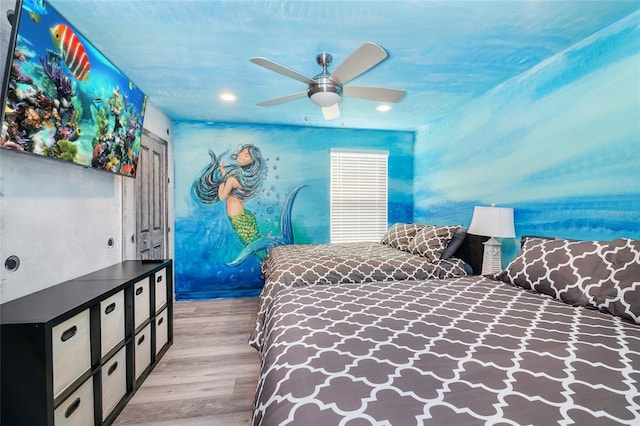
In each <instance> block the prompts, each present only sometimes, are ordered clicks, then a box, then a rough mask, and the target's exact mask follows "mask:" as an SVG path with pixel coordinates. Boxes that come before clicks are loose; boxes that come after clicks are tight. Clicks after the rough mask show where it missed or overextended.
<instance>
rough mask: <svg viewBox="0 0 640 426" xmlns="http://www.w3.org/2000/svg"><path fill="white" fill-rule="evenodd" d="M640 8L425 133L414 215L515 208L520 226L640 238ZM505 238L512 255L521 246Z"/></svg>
mask: <svg viewBox="0 0 640 426" xmlns="http://www.w3.org/2000/svg"><path fill="white" fill-rule="evenodd" d="M639 73H640V13H634V14H631V15H629V16H628V17H627V18H625V19H623V20H621V21H619V22H617V23H615V24H613V25H611V26H609V27H607V28H605V29H603V30H602V31H600V32H598V33H596V34H594V35H593V36H591V37H589V38H587V39H585V40H583V41H582V42H580V43H578V44H576V45H574V46H573V47H571V48H570V49H568V50H566V51H565V52H563V53H562V54H559V55H556V56H554V57H552V58H550V59H549V60H547V61H545V62H543V63H541V64H540V65H538V66H536V67H534V68H533V69H532V70H530V71H528V72H526V73H524V74H522V75H520V76H518V77H516V78H514V79H512V80H510V81H508V82H506V83H504V84H502V85H500V86H498V87H496V88H494V89H493V90H491V91H490V92H488V93H486V94H485V95H483V96H481V97H479V98H477V99H476V100H474V101H473V102H471V103H469V104H467V105H465V106H464V107H463V108H461V109H459V110H458V111H457V113H456V114H455V115H454V116H450V117H448V118H447V119H446V120H443V121H441V122H439V123H431V125H426V126H425V127H424V128H422V129H421V130H420V131H418V133H417V135H416V153H415V155H416V158H415V188H416V192H415V201H416V202H415V208H414V214H415V217H416V220H424V221H439V222H451V221H453V222H456V223H463V224H465V225H469V222H470V220H471V215H472V213H473V206H474V205H489V204H491V203H495V204H496V205H499V206H509V207H514V212H515V224H516V233H517V234H518V235H519V236H522V235H531V234H533V235H550V236H563V237H567V238H582V239H612V238H617V237H628V238H640V173H639V170H640V86H639V81H640V80H638V75H639ZM517 248H518V246H517V241H516V240H514V241H507V242H506V245H505V249H506V250H505V256H503V261H504V262H506V261H508V260H509V259H510V258H512V257H513V255H514V254H515V252H516V250H517Z"/></svg>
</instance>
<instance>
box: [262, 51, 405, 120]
mask: <svg viewBox="0 0 640 426" xmlns="http://www.w3.org/2000/svg"><path fill="white" fill-rule="evenodd" d="M387 56H388V55H387V52H386V51H385V50H384V49H383V48H382V47H380V46H378V45H377V44H375V43H371V42H366V43H365V44H363V45H362V46H360V47H359V48H358V49H357V50H356V51H355V52H353V53H352V54H351V55H349V57H347V59H345V60H344V62H342V64H340V65H339V66H338V68H336V69H335V70H334V71H333V72H332V73H329V70H328V68H329V65H331V60H332V59H333V58H332V56H331V54H329V53H319V54H318V55H316V62H317V63H318V65H320V66H321V67H322V72H321V73H320V74H318V75H316V76H315V77H313V78H310V77H307V76H306V75H304V74H300V73H299V72H297V71H295V70H292V69H291V68H288V67H285V66H284V65H280V64H279V63H277V62H274V61H272V60H270V59H267V58H263V57H256V58H251V59H250V60H251V62H253V63H254V64H256V65H260V66H261V67H264V68H266V69H268V70H271V71H275V72H277V73H279V74H282V75H284V76H287V77H290V78H293V79H295V80H298V81H301V82H302V83H306V84H307V90H305V91H302V92H296V93H292V94H290V95H286V96H282V97H279V98H274V99H271V100H268V101H264V102H260V103H258V104H257V105H258V106H272V105H278V104H281V103H284V102H289V101H292V100H294V99H299V98H303V97H305V96H308V97H309V99H311V101H312V102H313V103H314V104H316V105H318V106H319V107H321V108H322V114H323V116H324V118H325V120H332V119H334V118H338V117H340V106H339V105H338V102H339V101H340V100H341V99H342V97H343V96H350V97H354V98H361V99H369V100H372V101H379V102H398V101H400V100H401V99H402V98H403V97H404V95H405V93H406V92H405V91H404V90H396V89H385V88H381V87H362V86H347V85H346V84H347V83H348V82H349V81H351V80H353V79H354V78H356V77H358V76H360V75H361V74H363V73H365V72H367V71H369V70H370V69H371V68H373V67H374V66H376V65H378V64H379V63H380V62H382V61H383V60H384V59H386V58H387Z"/></svg>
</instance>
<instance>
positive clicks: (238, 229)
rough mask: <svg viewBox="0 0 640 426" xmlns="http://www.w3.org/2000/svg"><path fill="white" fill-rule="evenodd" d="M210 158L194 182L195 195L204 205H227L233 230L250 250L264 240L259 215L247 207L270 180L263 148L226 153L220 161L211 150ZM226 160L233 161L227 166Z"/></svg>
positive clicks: (255, 147) (254, 147) (250, 148)
mask: <svg viewBox="0 0 640 426" xmlns="http://www.w3.org/2000/svg"><path fill="white" fill-rule="evenodd" d="M209 155H210V156H211V162H210V163H209V164H208V165H207V166H206V167H205V168H204V170H203V171H202V173H201V175H200V177H199V178H197V179H196V180H195V181H194V182H193V185H192V187H191V189H192V194H193V195H194V197H195V198H196V199H198V200H199V201H201V202H202V203H204V204H217V203H219V202H220V201H225V205H226V211H227V216H228V217H229V222H230V223H231V227H232V228H233V230H234V231H235V233H236V235H237V236H238V238H239V239H240V242H241V243H242V244H243V245H244V246H247V245H248V244H249V243H251V242H252V241H255V240H256V239H258V238H260V230H259V229H258V222H257V221H256V217H255V215H254V214H253V213H252V212H250V211H249V210H247V209H246V208H245V207H244V203H245V201H247V200H249V199H251V198H253V197H254V196H255V195H256V194H257V193H258V191H259V190H260V187H261V186H262V182H263V181H264V180H265V179H266V177H267V165H266V163H265V160H264V158H263V157H262V153H261V152H260V148H258V147H257V146H255V145H251V144H246V145H242V146H241V147H240V148H239V149H238V151H237V152H235V153H232V154H230V155H228V151H227V152H224V153H223V154H222V155H221V156H220V159H219V158H217V157H216V155H215V153H214V152H213V151H211V150H210V151H209ZM225 156H228V157H229V159H230V160H231V161H232V162H231V163H230V164H224V162H223V160H222V159H223V158H224V157H225Z"/></svg>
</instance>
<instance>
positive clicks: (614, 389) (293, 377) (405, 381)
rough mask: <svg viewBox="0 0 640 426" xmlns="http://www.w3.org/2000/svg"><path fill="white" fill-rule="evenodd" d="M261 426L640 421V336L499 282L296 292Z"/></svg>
mask: <svg viewBox="0 0 640 426" xmlns="http://www.w3.org/2000/svg"><path fill="white" fill-rule="evenodd" d="M260 356H261V359H262V368H261V376H260V379H259V383H258V388H257V395H256V400H255V407H254V417H253V420H252V424H253V425H263V426H272V425H305V426H311V425H322V426H329V425H374V424H375V425H394V426H395V425H402V426H409V425H483V424H492V425H497V424H499V425H523V424H527V425H545V426H546V425H555V424H578V425H613V424H616V425H619V424H627V425H630V424H640V385H639V381H640V371H639V368H638V367H639V366H640V327H639V326H638V325H636V324H634V323H631V322H628V321H625V320H623V319H621V318H619V317H615V316H612V315H609V314H607V313H603V312H598V311H596V310H589V309H585V308H582V307H574V306H570V305H567V304H565V303H563V302H561V301H558V300H555V299H554V298H552V297H549V296H546V295H542V294H537V293H533V292H531V291H527V290H525V289H522V288H520V287H515V286H511V285H508V284H505V283H502V282H499V281H493V280H491V279H489V278H487V277H459V278H455V279H450V280H430V281H421V282H417V281H402V282H386V283H363V284H345V285H342V286H316V287H308V288H296V289H286V290H283V291H281V292H280V293H279V294H278V295H277V296H275V298H274V300H273V302H272V303H271V304H270V305H269V308H268V312H267V315H266V322H265V330H264V344H263V346H262V348H261V350H260Z"/></svg>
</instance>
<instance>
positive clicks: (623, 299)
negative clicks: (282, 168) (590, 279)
mask: <svg viewBox="0 0 640 426" xmlns="http://www.w3.org/2000/svg"><path fill="white" fill-rule="evenodd" d="M603 254H604V256H603V262H602V264H601V265H600V267H601V268H602V270H598V271H597V272H598V273H597V274H596V275H597V276H602V277H604V279H601V280H599V281H597V282H594V283H593V284H590V285H589V286H588V287H587V291H588V292H589V294H591V295H593V299H594V300H593V302H594V305H595V307H596V308H598V309H600V310H601V311H606V312H609V313H610V314H612V315H615V316H619V317H622V318H626V319H630V320H632V321H634V322H636V323H640V241H639V240H631V239H626V238H620V239H617V240H613V241H611V242H610V243H609V244H608V247H607V251H606V252H605V253H603Z"/></svg>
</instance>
